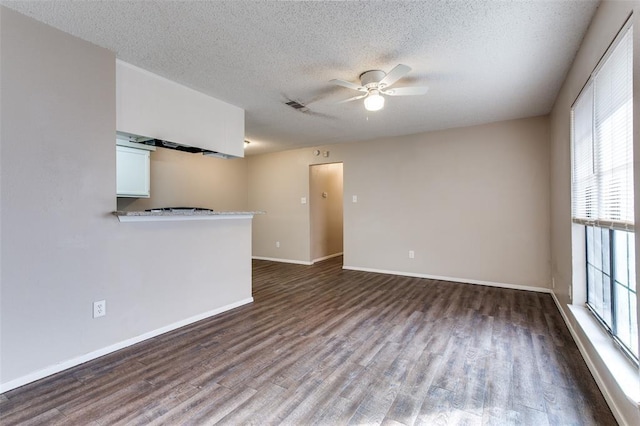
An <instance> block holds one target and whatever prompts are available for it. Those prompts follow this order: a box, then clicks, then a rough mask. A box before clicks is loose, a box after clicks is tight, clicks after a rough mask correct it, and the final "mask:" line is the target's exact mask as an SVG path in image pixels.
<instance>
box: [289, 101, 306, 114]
mask: <svg viewBox="0 0 640 426" xmlns="http://www.w3.org/2000/svg"><path fill="white" fill-rule="evenodd" d="M286 104H287V105H289V106H290V107H291V108H293V109H295V110H296V111H300V112H307V111H309V108H307V107H306V106H304V105H302V104H301V103H300V102H296V101H289V102H286Z"/></svg>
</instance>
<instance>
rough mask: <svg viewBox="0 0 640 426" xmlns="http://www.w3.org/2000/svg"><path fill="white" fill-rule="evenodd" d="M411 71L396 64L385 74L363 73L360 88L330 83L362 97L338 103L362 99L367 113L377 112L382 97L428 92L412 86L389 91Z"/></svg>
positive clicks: (335, 81) (382, 104)
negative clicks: (359, 93)
mask: <svg viewBox="0 0 640 426" xmlns="http://www.w3.org/2000/svg"><path fill="white" fill-rule="evenodd" d="M409 71H411V67H409V66H407V65H403V64H398V65H396V66H395V68H393V69H392V70H391V71H389V73H388V74H386V73H385V72H384V71H380V70H370V71H365V72H363V73H362V74H360V86H358V85H357V84H355V83H351V82H350V81H345V80H338V79H333V80H331V81H329V82H330V83H333V84H336V85H338V86H342V87H346V88H348V89H353V90H357V91H359V92H363V94H362V95H358V96H354V97H352V98H349V99H345V100H344V101H340V102H338V103H340V104H342V103H345V102H351V101H356V100H358V99H363V98H364V107H365V108H366V109H367V110H368V111H378V110H381V109H382V108H383V107H384V97H383V96H382V95H387V96H411V95H424V94H425V93H427V90H429V88H428V87H424V86H414V87H399V88H397V89H389V86H391V85H392V84H394V83H395V82H396V81H398V80H400V79H401V78H402V77H404V76H405V75H407V73H408V72H409Z"/></svg>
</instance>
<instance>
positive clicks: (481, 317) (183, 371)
mask: <svg viewBox="0 0 640 426" xmlns="http://www.w3.org/2000/svg"><path fill="white" fill-rule="evenodd" d="M341 262H342V258H335V259H332V260H328V261H325V262H322V263H320V264H317V265H315V266H299V265H288V264H278V263H272V262H266V261H254V269H253V271H254V298H255V302H254V303H253V304H251V305H248V306H244V307H241V308H238V309H235V310H233V311H230V312H227V313H224V314H222V315H219V316H216V317H214V318H211V319H207V320H204V321H201V322H198V323H196V324H193V325H191V326H188V327H184V328H181V329H179V330H176V331H174V332H171V333H167V334H164V335H162V336H159V337H157V338H154V339H151V340H148V341H145V342H142V343H140V344H138V345H135V346H132V347H130V348H127V349H124V350H122V351H119V352H117V353H114V354H110V355H108V356H105V357H102V358H100V359H97V360H94V361H91V362H88V363H86V364H83V365H81V366H78V367H75V368H73V369H70V370H67V371H66V372H63V373H60V374H57V375H55V376H52V377H49V378H46V379H43V380H41V381H39V382H36V383H32V384H29V385H26V386H24V387H22V388H19V389H15V390H12V391H10V392H7V393H5V394H3V395H0V424H2V425H13V424H47V425H50V424H51V425H53V424H65V425H76V424H77V425H89V424H101V425H106V424H127V425H129V424H169V425H174V424H213V423H221V424H229V425H236V424H260V425H267V424H288V425H308V424H321V425H341V424H367V425H371V424H387V425H399V424H404V425H412V424H425V425H438V424H442V425H445V424H449V425H460V424H469V425H474V424H478V425H480V424H497V425H512V424H522V425H535V426H539V425H546V424H549V425H569V424H574V425H614V424H616V422H615V419H614V418H613V416H612V414H611V412H610V411H609V409H608V407H607V405H606V403H605V401H604V399H603V397H602V395H601V393H600V391H599V390H598V388H597V387H596V384H595V382H594V380H593V378H592V377H591V375H590V374H589V371H588V369H587V367H586V365H585V363H584V361H583V360H582V358H581V357H580V354H579V352H578V349H577V347H576V345H575V344H574V342H573V341H572V339H571V336H570V334H569V332H568V330H567V328H566V327H565V325H564V323H563V321H562V318H561V316H560V314H559V312H558V310H557V308H556V306H555V305H554V303H553V300H552V299H551V297H550V296H549V295H547V294H540V293H531V292H524V291H516V290H506V289H496V288H491V287H483V286H476V285H467V284H455V283H450V282H442V281H432V280H426V279H418V278H404V277H395V276H388V275H381V274H373V273H367V272H356V271H343V270H342V269H341V264H342V263H341Z"/></svg>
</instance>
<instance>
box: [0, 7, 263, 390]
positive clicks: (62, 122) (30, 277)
mask: <svg viewBox="0 0 640 426" xmlns="http://www.w3.org/2000/svg"><path fill="white" fill-rule="evenodd" d="M0 46H1V48H2V50H1V51H0V55H1V56H0V87H1V90H2V91H1V92H0V123H1V128H0V161H1V163H0V172H1V180H0V185H1V188H0V189H1V193H0V205H1V206H2V210H1V211H0V227H1V229H2V234H1V236H2V240H1V249H0V294H1V299H0V392H1V391H3V390H6V389H10V388H13V387H15V386H18V385H20V384H23V383H26V382H28V381H32V380H35V379H37V378H39V377H42V376H43V375H46V374H50V373H53V372H55V371H57V370H59V369H60V368H63V367H68V366H70V365H73V364H74V363H77V362H80V361H83V360H86V359H88V358H91V357H93V356H96V355H98V354H101V353H105V351H107V352H108V351H109V350H113V349H115V348H117V347H120V346H122V345H123V344H126V343H127V342H129V343H130V342H132V341H135V340H136V339H138V338H140V336H145V335H146V336H149V335H151V334H153V333H154V332H157V331H158V330H163V329H164V330H166V329H167V328H171V327H172V326H175V325H176V324H180V323H183V322H184V321H189V320H191V319H194V318H198V317H201V316H202V315H207V314H209V313H211V312H215V311H218V310H220V309H225V307H229V306H231V305H234V304H238V303H245V302H246V301H248V300H250V298H251V262H250V251H251V239H250V238H251V221H250V220H249V219H241V220H231V221H208V222H202V221H198V222H166V223H119V222H118V220H117V219H116V218H115V217H114V216H113V215H111V212H112V211H113V210H115V208H116V197H115V191H116V185H115V180H116V173H115V57H114V54H113V53H112V52H109V51H107V50H105V49H102V48H99V47H97V46H95V45H92V44H90V43H87V42H84V41H81V40H79V39H77V38H75V37H72V36H70V35H68V34H65V33H62V32H60V31H58V30H55V29H53V28H51V27H48V26H47V25H44V24H42V23H39V22H36V21H34V20H32V19H29V18H26V17H24V16H22V15H20V14H18V13H16V12H13V11H11V10H8V9H6V8H4V7H0ZM214 163H215V162H214ZM244 192H246V188H244ZM101 299H106V300H107V316H106V317H102V318H98V319H92V302H93V301H96V300H101Z"/></svg>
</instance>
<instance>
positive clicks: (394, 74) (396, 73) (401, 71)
mask: <svg viewBox="0 0 640 426" xmlns="http://www.w3.org/2000/svg"><path fill="white" fill-rule="evenodd" d="M409 71H411V67H410V66H407V65H403V64H398V65H396V66H395V68H394V69H392V70H391V71H389V74H387V75H385V76H384V78H383V79H382V80H380V83H378V84H379V85H380V86H382V87H389V86H391V85H392V84H393V83H395V82H396V81H398V80H400V79H401V78H402V77H404V76H405V75H407V73H408V72H409Z"/></svg>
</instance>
